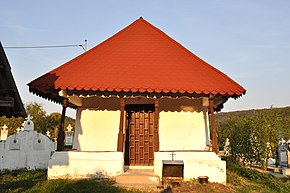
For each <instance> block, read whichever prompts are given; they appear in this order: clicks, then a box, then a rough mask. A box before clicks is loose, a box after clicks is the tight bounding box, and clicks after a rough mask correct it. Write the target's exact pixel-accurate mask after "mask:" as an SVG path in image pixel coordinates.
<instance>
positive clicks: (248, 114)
mask: <svg viewBox="0 0 290 193" xmlns="http://www.w3.org/2000/svg"><path fill="white" fill-rule="evenodd" d="M288 109H290V107H289V108H286V110H287V111H288ZM282 112H284V111H281V109H277V108H270V109H266V110H260V111H259V110H253V111H244V112H234V113H223V115H222V116H221V115H220V114H219V115H218V116H217V131H218V136H219V146H220V147H222V146H223V142H224V141H225V139H226V138H229V139H230V148H231V158H232V159H233V160H239V161H241V160H242V161H243V163H248V164H252V163H255V164H257V165H260V166H264V167H265V166H266V165H267V158H269V157H272V155H273V152H275V149H276V148H277V145H278V140H279V139H280V138H281V137H284V138H286V139H288V138H289V137H290V132H289V125H288V124H287V123H286V121H285V120H288V119H289V117H290V111H288V112H289V114H283V113H282Z"/></svg>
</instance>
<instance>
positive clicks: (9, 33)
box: [0, 0, 290, 116]
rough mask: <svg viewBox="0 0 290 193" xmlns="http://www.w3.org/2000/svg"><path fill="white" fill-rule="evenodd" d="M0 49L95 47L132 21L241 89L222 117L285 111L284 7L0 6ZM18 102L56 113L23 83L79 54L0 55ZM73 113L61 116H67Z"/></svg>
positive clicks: (153, 2) (254, 3)
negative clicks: (245, 111)
mask: <svg viewBox="0 0 290 193" xmlns="http://www.w3.org/2000/svg"><path fill="white" fill-rule="evenodd" d="M0 2H1V6H0V41H1V42H2V45H3V46H4V47H5V46H35V45H66V44H82V43H83V41H84V40H85V39H87V40H88V48H89V49H90V48H92V47H93V46H95V45H97V44H99V43H100V42H102V41H104V40H105V39H107V38H109V37H110V36H111V35H113V34H115V33H116V32H118V31H119V30H121V29H123V28H124V27H126V26H127V25H129V24H130V23H132V22H133V21H135V20H136V19H138V18H139V17H140V16H143V18H144V19H146V20H147V21H149V22H150V23H152V24H153V25H155V26H156V27H158V28H159V29H161V30H162V31H164V32H165V33H166V34H168V35H169V36H171V37H172V38H173V39H175V40H176V41H178V42H179V43H181V44H182V45H183V46H184V47H186V48H188V49H189V50H190V51H192V52H193V53H195V54H196V55H198V56H199V57H201V58H202V59H204V60H205V61H207V62H208V63H210V64H211V65H213V66H214V67H216V68H218V69H219V70H221V71H223V72H224V73H226V74H227V75H228V76H230V77H231V78H232V79H234V80H235V81H237V82H238V83H239V84H241V85H242V86H243V87H244V88H246V89H247V93H246V95H245V96H243V97H241V98H239V99H237V100H233V99H230V100H229V101H228V102H227V103H226V104H225V108H224V109H223V111H234V110H243V109H257V108H268V107H270V106H271V105H273V106H274V107H283V106H289V105H290V22H289V19H290V1H287V0H280V1H270V0H243V1H233V0H219V1H218V0H191V1H190V0H184V1H170V0H166V1H165V0H149V1H144V0H143V1H136V0H135V1H133V0H132V1H128V0H125V1H117V0H116V1H112V0H106V1H86V0H83V1H77V0H70V1H69V0H62V1H56V0H50V1H39V0H37V1H36V0H34V1H32V0H31V1H29V0H27V1H16V0H9V1H4V0H0ZM5 52H6V55H7V57H8V59H9V62H10V64H11V66H12V73H13V75H14V79H15V81H16V84H17V86H18V89H19V92H20V95H21V97H22V100H23V102H24V103H28V102H32V101H36V102H38V103H42V104H43V105H44V108H45V110H46V111H47V112H48V113H51V112H61V106H60V105H56V104H53V103H52V102H48V101H46V100H44V99H42V98H39V97H37V96H35V95H32V94H31V93H29V92H28V87H27V86H26V84H27V83H28V82H30V81H31V80H34V79H35V78H37V77H39V76H40V75H42V74H44V73H46V72H48V71H50V70H52V69H53V68H55V67H57V66H59V65H61V64H63V63H65V62H66V61H68V60H70V59H72V58H74V57H76V56H77V55H79V54H81V53H82V52H83V50H82V48H81V47H71V48H54V49H5ZM74 114H75V112H74V111H73V110H69V112H68V115H70V116H74Z"/></svg>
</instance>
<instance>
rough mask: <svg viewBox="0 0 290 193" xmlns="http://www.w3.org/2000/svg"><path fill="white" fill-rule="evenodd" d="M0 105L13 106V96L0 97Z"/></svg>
mask: <svg viewBox="0 0 290 193" xmlns="http://www.w3.org/2000/svg"><path fill="white" fill-rule="evenodd" d="M0 107H14V98H13V97H0Z"/></svg>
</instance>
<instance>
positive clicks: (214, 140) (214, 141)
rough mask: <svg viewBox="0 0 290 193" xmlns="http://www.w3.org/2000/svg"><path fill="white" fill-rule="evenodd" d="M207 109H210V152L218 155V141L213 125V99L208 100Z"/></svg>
mask: <svg viewBox="0 0 290 193" xmlns="http://www.w3.org/2000/svg"><path fill="white" fill-rule="evenodd" d="M209 109H210V120H211V127H212V133H211V140H212V150H213V152H215V153H216V154H217V153H218V139H217V132H216V125H215V118H214V101H213V99H210V100H209Z"/></svg>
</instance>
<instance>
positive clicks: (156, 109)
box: [154, 99, 159, 152]
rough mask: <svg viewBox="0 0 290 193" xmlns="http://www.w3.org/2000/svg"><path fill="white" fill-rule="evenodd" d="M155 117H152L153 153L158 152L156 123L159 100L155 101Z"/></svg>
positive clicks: (157, 121) (157, 120)
mask: <svg viewBox="0 0 290 193" xmlns="http://www.w3.org/2000/svg"><path fill="white" fill-rule="evenodd" d="M154 103H155V105H154V106H155V117H154V151H155V152H158V151H159V132H158V123H159V100H158V99H155V101H154Z"/></svg>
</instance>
